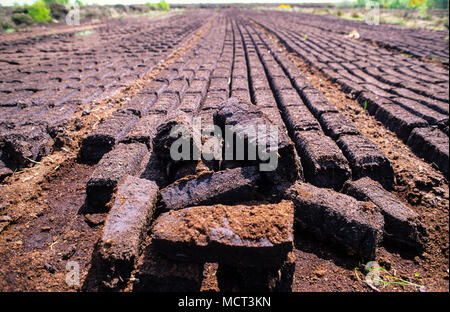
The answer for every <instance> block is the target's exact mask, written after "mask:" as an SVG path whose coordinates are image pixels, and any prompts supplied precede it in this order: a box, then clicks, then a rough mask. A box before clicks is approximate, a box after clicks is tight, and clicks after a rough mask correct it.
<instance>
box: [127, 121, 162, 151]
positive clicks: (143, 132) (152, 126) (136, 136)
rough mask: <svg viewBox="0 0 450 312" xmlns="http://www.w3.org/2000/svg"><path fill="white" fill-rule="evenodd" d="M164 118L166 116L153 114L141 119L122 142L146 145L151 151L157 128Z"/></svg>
mask: <svg viewBox="0 0 450 312" xmlns="http://www.w3.org/2000/svg"><path fill="white" fill-rule="evenodd" d="M164 118H165V115H161V114H151V115H147V116H144V117H142V118H140V119H139V121H138V122H137V123H136V124H135V125H134V127H133V128H132V129H131V131H130V132H129V133H128V134H127V135H126V136H125V138H124V139H123V140H122V141H121V142H123V143H133V142H138V143H144V144H145V145H147V147H148V148H149V149H150V147H151V143H152V138H153V136H154V135H155V133H156V128H157V127H158V125H159V124H160V123H161V122H162V120H164Z"/></svg>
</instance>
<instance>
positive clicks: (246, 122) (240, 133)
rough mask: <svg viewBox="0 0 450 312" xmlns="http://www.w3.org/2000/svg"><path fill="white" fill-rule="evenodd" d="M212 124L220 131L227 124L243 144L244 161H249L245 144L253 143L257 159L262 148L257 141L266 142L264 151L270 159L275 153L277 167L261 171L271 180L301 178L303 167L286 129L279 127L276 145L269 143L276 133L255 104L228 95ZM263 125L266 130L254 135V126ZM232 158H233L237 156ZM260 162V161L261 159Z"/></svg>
mask: <svg viewBox="0 0 450 312" xmlns="http://www.w3.org/2000/svg"><path fill="white" fill-rule="evenodd" d="M214 123H215V124H216V125H218V126H219V127H220V128H221V129H222V132H223V133H225V126H230V128H231V129H230V130H231V131H232V132H233V133H234V135H235V139H236V140H237V139H239V140H243V141H244V145H245V147H246V151H245V155H244V160H246V161H247V160H249V157H248V153H247V151H248V146H252V147H253V148H254V150H256V151H257V153H256V154H257V159H258V160H260V159H259V158H258V148H260V149H261V147H259V144H260V142H261V144H265V150H264V151H265V152H267V154H268V155H270V158H273V154H274V153H275V152H277V155H278V156H277V157H278V162H277V164H276V165H277V166H276V168H273V169H274V170H272V171H270V170H268V171H264V174H265V175H267V177H268V178H269V179H271V180H273V182H274V183H279V182H286V181H287V182H293V181H295V180H297V179H299V178H302V176H303V174H302V168H301V165H300V163H299V162H298V157H297V156H296V153H295V147H294V144H293V143H292V141H291V140H290V138H289V137H288V135H287V134H286V133H285V132H283V131H279V130H278V138H277V146H275V147H273V146H270V144H271V143H270V142H271V141H273V140H274V138H273V137H272V135H275V134H271V131H270V129H271V127H272V126H276V125H274V124H273V123H272V122H271V121H270V119H268V118H267V117H266V116H265V115H264V113H263V112H262V111H261V110H259V109H258V107H257V106H256V105H253V104H251V103H249V102H244V101H242V100H240V99H238V98H230V99H229V100H228V101H225V102H224V103H222V105H221V107H220V109H219V110H218V111H217V112H215V114H214ZM249 126H252V127H253V128H254V132H253V133H251V132H252V131H251V130H252V129H250V128H249ZM262 126H265V128H266V132H265V133H258V135H256V133H255V132H256V131H258V130H257V129H261V127H262ZM277 129H278V127H277ZM225 135H226V134H225ZM263 136H264V137H265V139H264V140H263V139H262V137H263ZM263 148H264V146H263ZM233 152H234V153H235V154H236V151H235V148H233ZM225 160H227V159H225ZM233 160H236V158H234V159H233ZM260 161H261V162H263V161H262V160H260ZM268 167H269V166H268ZM260 168H261V164H260ZM266 169H271V168H266Z"/></svg>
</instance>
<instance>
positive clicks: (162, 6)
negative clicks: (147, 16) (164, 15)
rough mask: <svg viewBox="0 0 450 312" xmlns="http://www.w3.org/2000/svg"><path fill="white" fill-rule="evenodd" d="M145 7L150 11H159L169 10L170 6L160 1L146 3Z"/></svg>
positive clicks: (162, 0) (163, 0)
mask: <svg viewBox="0 0 450 312" xmlns="http://www.w3.org/2000/svg"><path fill="white" fill-rule="evenodd" d="M146 6H148V7H149V8H150V9H152V10H160V11H169V10H170V5H169V4H168V3H167V2H166V1H165V0H161V1H160V2H159V3H147V4H146Z"/></svg>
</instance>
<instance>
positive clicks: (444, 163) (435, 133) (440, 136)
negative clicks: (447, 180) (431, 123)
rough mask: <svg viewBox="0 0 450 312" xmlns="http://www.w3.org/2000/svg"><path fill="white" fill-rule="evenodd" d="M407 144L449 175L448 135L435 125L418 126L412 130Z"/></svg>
mask: <svg viewBox="0 0 450 312" xmlns="http://www.w3.org/2000/svg"><path fill="white" fill-rule="evenodd" d="M407 144H408V145H409V146H410V147H411V148H412V150H413V151H414V152H415V153H417V154H418V155H419V156H421V157H423V158H425V159H426V160H427V161H429V162H432V163H435V164H436V165H437V166H438V168H439V170H441V171H442V173H444V174H445V175H446V176H447V177H448V163H449V148H448V146H449V140H448V135H446V134H445V133H444V132H442V131H441V130H439V129H438V128H434V127H430V128H416V129H414V130H413V131H412V132H411V135H410V136H409V138H408V142H407Z"/></svg>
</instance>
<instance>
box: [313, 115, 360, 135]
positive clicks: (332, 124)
mask: <svg viewBox="0 0 450 312" xmlns="http://www.w3.org/2000/svg"><path fill="white" fill-rule="evenodd" d="M319 120H320V124H321V125H322V128H323V130H324V132H325V133H326V135H328V136H330V137H332V138H333V139H334V140H337V139H338V138H339V136H341V135H343V134H360V132H359V130H358V128H356V126H355V125H354V123H353V122H351V121H350V120H349V119H348V118H347V117H345V116H344V115H342V114H340V113H324V114H322V115H321V116H320V119H319Z"/></svg>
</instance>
